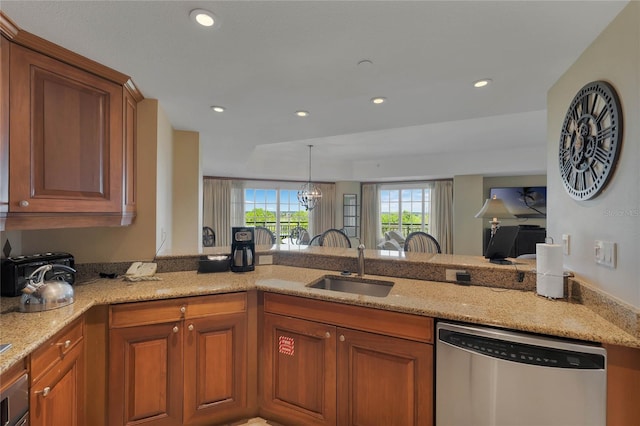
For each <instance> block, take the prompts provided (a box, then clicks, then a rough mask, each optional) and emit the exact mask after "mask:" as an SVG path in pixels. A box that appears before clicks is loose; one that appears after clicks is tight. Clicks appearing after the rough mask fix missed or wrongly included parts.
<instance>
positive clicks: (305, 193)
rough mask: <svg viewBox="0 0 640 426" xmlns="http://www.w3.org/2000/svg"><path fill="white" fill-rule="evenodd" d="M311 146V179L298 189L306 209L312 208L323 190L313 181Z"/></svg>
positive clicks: (300, 200)
mask: <svg viewBox="0 0 640 426" xmlns="http://www.w3.org/2000/svg"><path fill="white" fill-rule="evenodd" d="M308 146H309V181H308V182H307V183H305V184H304V185H302V187H301V188H300V190H299V191H298V201H299V202H300V205H301V206H303V207H304V209H305V210H307V211H309V210H312V209H313V208H314V207H315V206H316V204H318V202H319V201H320V199H321V198H322V191H320V188H318V187H317V186H316V185H314V184H313V183H311V147H313V145H308Z"/></svg>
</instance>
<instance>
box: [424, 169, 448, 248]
mask: <svg viewBox="0 0 640 426" xmlns="http://www.w3.org/2000/svg"><path fill="white" fill-rule="evenodd" d="M429 217H430V222H431V223H430V224H429V233H430V234H431V235H433V236H434V238H435V239H436V240H438V242H439V243H440V249H441V250H442V253H449V254H451V253H453V182H451V181H438V182H434V184H433V186H432V189H431V210H430V212H429Z"/></svg>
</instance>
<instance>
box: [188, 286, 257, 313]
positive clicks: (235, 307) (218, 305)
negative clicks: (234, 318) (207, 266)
mask: <svg viewBox="0 0 640 426" xmlns="http://www.w3.org/2000/svg"><path fill="white" fill-rule="evenodd" d="M246 311H247V293H246V292H245V293H228V294H216V295H211V296H201V297H193V298H191V299H190V300H189V302H188V303H187V312H186V314H185V318H187V319H191V318H198V317H203V316H207V317H210V316H212V315H226V314H236V313H242V312H246Z"/></svg>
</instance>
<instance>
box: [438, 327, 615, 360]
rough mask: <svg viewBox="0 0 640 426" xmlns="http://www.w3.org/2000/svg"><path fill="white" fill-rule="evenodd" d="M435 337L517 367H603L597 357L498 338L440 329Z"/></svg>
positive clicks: (601, 358) (602, 358) (600, 358)
mask: <svg viewBox="0 0 640 426" xmlns="http://www.w3.org/2000/svg"><path fill="white" fill-rule="evenodd" d="M438 337H439V338H440V340H441V341H442V342H445V343H448V344H450V345H453V346H456V347H459V348H462V349H466V350H469V351H472V352H475V353H479V354H484V355H488V356H491V357H493V358H500V359H504V360H508V361H516V362H519V363H521V364H530V365H539V366H545V367H558V368H577V369H586V370H601V369H604V366H605V357H604V356H602V355H597V354H587V353H579V352H571V351H567V350H557V349H554V348H548V347H541V346H534V345H528V344H523V343H516V344H514V343H511V342H507V341H504V340H500V339H492V338H489V337H484V336H474V335H470V334H465V333H461V332H458V331H451V330H442V329H441V330H439V335H438Z"/></svg>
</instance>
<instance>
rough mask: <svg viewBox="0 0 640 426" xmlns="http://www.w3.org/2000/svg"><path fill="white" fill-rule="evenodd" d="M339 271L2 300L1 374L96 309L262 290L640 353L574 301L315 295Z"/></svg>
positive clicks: (104, 285) (98, 283)
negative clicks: (24, 308)
mask: <svg viewBox="0 0 640 426" xmlns="http://www.w3.org/2000/svg"><path fill="white" fill-rule="evenodd" d="M325 275H336V272H335V271H331V270H322V269H310V268H299V267H292V266H283V265H262V266H258V267H256V270H255V271H253V272H247V273H233V272H220V273H210V274H198V273H197V272H196V271H194V270H190V271H180V272H168V273H159V274H158V275H157V276H158V277H160V278H161V280H160V281H146V282H136V283H130V282H125V281H122V280H120V279H113V280H109V279H97V280H94V281H92V282H88V283H83V284H79V285H76V286H75V295H76V301H75V303H74V304H72V305H69V306H66V307H63V308H59V309H55V310H51V311H47V312H41V313H19V312H17V306H18V301H19V298H3V299H1V300H0V309H1V312H2V314H1V315H0V330H1V332H0V340H1V341H2V342H3V343H12V345H13V346H12V347H11V348H10V349H9V350H7V351H6V352H4V353H3V354H0V373H2V372H4V371H6V370H7V369H8V368H9V367H11V366H12V365H13V364H15V363H16V362H17V361H19V360H20V359H21V358H23V357H24V356H26V355H28V354H29V353H31V352H32V351H33V350H34V349H36V348H37V347H38V346H39V345H41V344H42V343H44V342H45V341H46V340H47V339H48V338H49V337H51V336H52V335H53V334H55V333H56V332H57V331H59V330H60V329H62V328H63V327H64V326H66V325H67V324H69V323H71V322H72V321H73V320H75V319H76V318H78V317H79V316H80V315H82V314H83V313H84V312H86V311H87V310H88V309H89V308H90V307H92V306H94V305H100V304H115V303H125V302H136V301H143V300H157V299H167V298H178V297H188V296H198V295H205V294H216V293H229V292H239V291H246V290H251V289H258V290H263V291H268V292H277V293H283V294H291V295H298V296H303V297H309V298H315V299H323V300H329V301H335V302H341V303H347V304H354V305H360V306H368V307H373V308H378V309H385V310H392V311H398V312H407V313H412V314H417V315H426V316H431V317H435V318H441V319H449V320H457V321H464V322H469V323H476V324H487V325H494V326H499V327H505V328H509V329H514V330H522V331H529V332H535V333H541V334H547V335H551V336H560V337H567V338H572V339H580V340H586V341H593V342H602V343H612V344H618V345H623V346H629V347H640V339H638V338H637V337H635V336H634V335H632V334H629V333H627V332H625V331H624V330H623V329H621V328H619V327H617V326H615V325H613V324H612V323H611V322H609V321H607V320H605V319H604V318H602V317H601V316H599V315H597V314H595V313H594V312H593V311H592V310H591V309H589V308H587V307H585V306H584V305H581V304H577V303H570V302H568V301H566V300H547V299H545V298H542V297H539V296H536V294H535V292H531V291H521V290H513V289H508V288H492V287H484V286H460V285H456V284H452V283H443V282H436V281H425V280H416V279H409V278H396V277H392V278H390V277H388V276H378V275H369V274H367V275H365V278H372V279H381V280H386V281H393V282H394V283H395V285H394V287H393V289H392V290H391V292H390V293H389V295H388V296H386V297H372V296H361V295H354V294H349V293H340V292H334V291H326V290H318V289H312V288H308V287H307V285H308V284H311V283H313V282H315V281H317V280H318V279H320V278H322V277H323V276H325Z"/></svg>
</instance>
